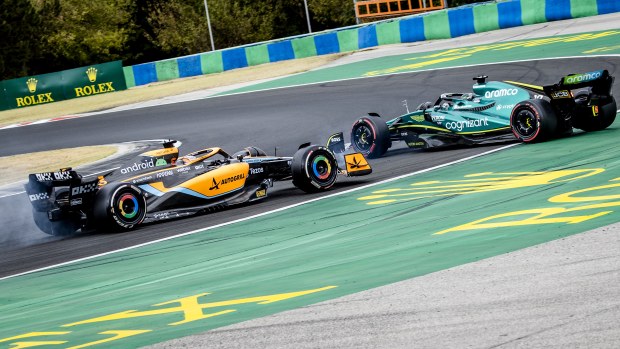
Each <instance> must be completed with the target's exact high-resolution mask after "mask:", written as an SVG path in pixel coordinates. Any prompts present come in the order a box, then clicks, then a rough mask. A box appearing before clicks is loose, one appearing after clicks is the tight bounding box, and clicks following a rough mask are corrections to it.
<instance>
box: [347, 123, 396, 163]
mask: <svg viewBox="0 0 620 349" xmlns="http://www.w3.org/2000/svg"><path fill="white" fill-rule="evenodd" d="M351 144H352V145H353V148H354V149H355V150H356V151H357V152H359V153H362V154H364V156H365V157H367V158H370V159H374V158H379V157H381V156H383V154H385V152H386V151H387V150H388V149H389V148H390V130H389V129H388V126H387V124H386V123H385V122H383V120H381V119H378V118H375V117H367V116H363V117H361V118H359V119H358V120H357V121H356V122H355V123H354V124H353V127H352V128H351Z"/></svg>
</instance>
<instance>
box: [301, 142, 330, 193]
mask: <svg viewBox="0 0 620 349" xmlns="http://www.w3.org/2000/svg"><path fill="white" fill-rule="evenodd" d="M291 170H292V172H293V184H294V185H295V186H296V187H297V188H299V189H301V190H303V191H305V192H306V193H316V192H321V191H325V190H327V189H329V188H331V186H332V185H334V183H335V182H336V176H338V163H337V162H336V157H335V156H334V154H333V153H332V152H331V151H330V150H329V149H327V148H325V147H322V146H318V145H311V146H309V147H306V148H302V149H299V150H298V151H297V152H296V153H295V155H294V156H293V161H292V163H291Z"/></svg>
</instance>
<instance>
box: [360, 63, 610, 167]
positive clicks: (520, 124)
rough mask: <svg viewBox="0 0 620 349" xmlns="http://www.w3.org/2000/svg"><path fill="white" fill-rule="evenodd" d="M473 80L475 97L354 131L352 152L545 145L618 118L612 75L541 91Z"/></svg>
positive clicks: (443, 99) (453, 96) (575, 79)
mask: <svg viewBox="0 0 620 349" xmlns="http://www.w3.org/2000/svg"><path fill="white" fill-rule="evenodd" d="M486 79H487V76H478V77H475V78H474V80H475V81H476V83H475V84H474V85H473V93H444V94H442V95H441V96H440V97H439V98H438V99H437V101H436V102H435V103H431V102H426V103H422V104H420V105H419V106H418V107H417V108H416V110H415V111H413V112H408V113H407V114H404V115H401V116H399V117H396V118H394V119H391V120H388V121H383V120H382V119H381V118H380V116H379V115H378V114H376V113H369V114H368V116H363V117H361V118H359V119H358V120H357V121H356V122H355V123H354V124H353V127H352V129H351V145H352V147H353V148H354V149H355V150H356V151H357V152H360V153H362V154H364V155H365V156H366V157H369V158H377V157H381V156H383V154H385V152H386V151H387V150H388V149H389V148H391V146H392V143H393V142H395V141H404V142H405V143H406V144H407V146H408V147H409V148H414V149H424V148H432V147H445V146H453V145H473V144H484V143H494V142H505V141H510V140H515V137H516V139H518V140H520V141H522V142H540V141H543V140H546V139H550V138H554V137H558V136H561V135H566V134H570V133H572V130H573V127H574V128H578V129H581V130H584V131H597V130H602V129H605V128H607V127H608V126H609V125H611V124H612V123H613V122H614V120H615V118H616V109H617V107H616V101H615V100H614V98H613V96H612V92H611V88H612V85H613V82H614V78H613V77H612V76H611V75H609V72H608V71H607V70H597V71H593V72H589V73H584V74H571V75H567V76H565V77H563V78H562V79H561V80H560V82H559V83H557V84H552V85H547V86H536V85H531V84H525V83H520V82H514V81H503V82H500V81H490V82H487V81H486Z"/></svg>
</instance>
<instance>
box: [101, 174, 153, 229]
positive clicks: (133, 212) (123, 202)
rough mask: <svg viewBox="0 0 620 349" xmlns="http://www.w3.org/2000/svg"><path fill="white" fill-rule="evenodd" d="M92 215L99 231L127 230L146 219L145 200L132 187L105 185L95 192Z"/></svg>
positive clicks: (127, 185)
mask: <svg viewBox="0 0 620 349" xmlns="http://www.w3.org/2000/svg"><path fill="white" fill-rule="evenodd" d="M93 214H94V217H95V222H96V224H97V228H98V229H99V230H108V231H123V230H129V229H132V228H134V227H135V226H136V225H138V224H140V223H142V221H143V220H144V218H145V217H146V199H145V198H144V195H143V194H142V191H141V190H140V188H138V187H136V186H134V185H131V184H126V183H120V184H116V185H115V184H112V185H107V186H105V187H103V188H102V189H100V190H99V191H98V192H97V196H96V197H95V205H94V210H93Z"/></svg>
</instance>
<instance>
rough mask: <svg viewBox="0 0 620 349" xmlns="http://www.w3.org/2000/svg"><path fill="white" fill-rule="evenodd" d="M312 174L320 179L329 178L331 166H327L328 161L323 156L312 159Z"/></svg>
mask: <svg viewBox="0 0 620 349" xmlns="http://www.w3.org/2000/svg"><path fill="white" fill-rule="evenodd" d="M312 172H314V175H315V176H316V177H317V178H318V179H320V180H325V179H327V178H329V175H330V174H331V172H332V166H331V165H330V164H329V160H327V158H326V157H325V156H323V155H319V156H317V157H315V158H314V161H312Z"/></svg>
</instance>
